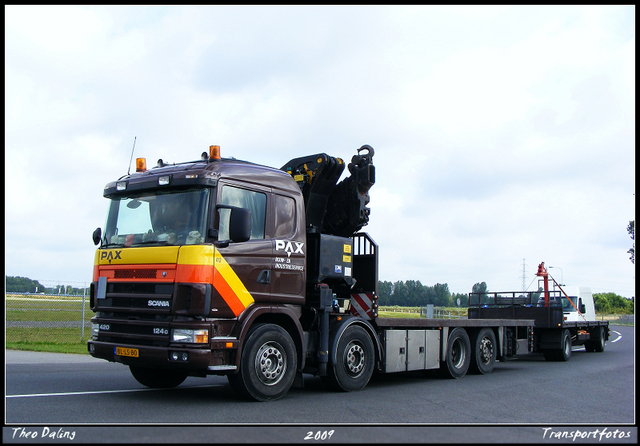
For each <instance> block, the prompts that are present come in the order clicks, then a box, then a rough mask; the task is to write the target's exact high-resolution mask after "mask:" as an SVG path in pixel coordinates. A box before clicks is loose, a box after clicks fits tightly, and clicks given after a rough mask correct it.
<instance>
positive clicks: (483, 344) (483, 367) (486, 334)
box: [469, 328, 497, 375]
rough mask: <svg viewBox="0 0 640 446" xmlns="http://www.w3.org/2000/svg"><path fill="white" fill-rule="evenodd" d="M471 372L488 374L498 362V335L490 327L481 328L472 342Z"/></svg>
mask: <svg viewBox="0 0 640 446" xmlns="http://www.w3.org/2000/svg"><path fill="white" fill-rule="evenodd" d="M471 346H472V347H473V349H472V350H471V364H470V365H469V370H470V371H471V373H475V374H482V375H486V374H488V373H491V372H492V371H493V367H494V366H495V363H496V354H497V344H496V335H495V334H494V333H493V330H492V329H490V328H483V329H481V330H480V331H479V332H478V333H477V334H476V335H475V336H474V337H473V338H472V342H471Z"/></svg>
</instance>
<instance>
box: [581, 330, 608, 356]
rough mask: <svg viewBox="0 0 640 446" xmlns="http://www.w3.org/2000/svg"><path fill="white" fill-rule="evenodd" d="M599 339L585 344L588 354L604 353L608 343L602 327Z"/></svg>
mask: <svg viewBox="0 0 640 446" xmlns="http://www.w3.org/2000/svg"><path fill="white" fill-rule="evenodd" d="M599 335H600V336H599V338H598V339H594V340H593V341H587V342H585V343H584V348H585V350H587V351H588V352H598V353H602V352H603V351H604V345H605V343H606V340H605V333H604V327H600V331H599Z"/></svg>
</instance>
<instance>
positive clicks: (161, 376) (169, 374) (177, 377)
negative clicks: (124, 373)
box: [129, 365, 188, 389]
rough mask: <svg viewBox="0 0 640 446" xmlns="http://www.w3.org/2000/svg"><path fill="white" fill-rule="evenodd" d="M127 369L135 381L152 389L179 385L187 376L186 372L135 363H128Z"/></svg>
mask: <svg viewBox="0 0 640 446" xmlns="http://www.w3.org/2000/svg"><path fill="white" fill-rule="evenodd" d="M129 370H130V371H131V374H132V375H133V377H134V378H135V379H136V381H138V382H139V383H140V384H142V385H143V386H147V387H151V388H152V389H169V388H172V387H176V386H179V385H180V384H182V383H183V382H184V380H185V379H187V376H188V375H187V373H186V372H179V371H176V370H168V369H154V368H150V367H140V366H137V365H130V366H129Z"/></svg>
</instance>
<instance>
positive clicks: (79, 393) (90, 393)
mask: <svg viewBox="0 0 640 446" xmlns="http://www.w3.org/2000/svg"><path fill="white" fill-rule="evenodd" d="M220 386H222V384H207V385H202V386H189V387H180V389H199V388H203V387H220ZM174 389H175V387H174ZM150 390H171V389H149V388H142V389H122V390H96V391H92V392H61V393H32V394H27V395H6V398H37V397H41V396H74V395H99V394H106V393H129V392H147V391H150Z"/></svg>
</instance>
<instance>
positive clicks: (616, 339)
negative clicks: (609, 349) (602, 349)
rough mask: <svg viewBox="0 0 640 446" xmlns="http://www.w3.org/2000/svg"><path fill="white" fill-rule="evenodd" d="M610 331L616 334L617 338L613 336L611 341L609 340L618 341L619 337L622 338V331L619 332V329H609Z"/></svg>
mask: <svg viewBox="0 0 640 446" xmlns="http://www.w3.org/2000/svg"><path fill="white" fill-rule="evenodd" d="M611 331H612V332H614V333H615V334H617V335H618V337H617V338H615V339H614V340H613V341H610V342H618V341H619V340H620V339H622V333H620V332H619V331H615V330H611Z"/></svg>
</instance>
